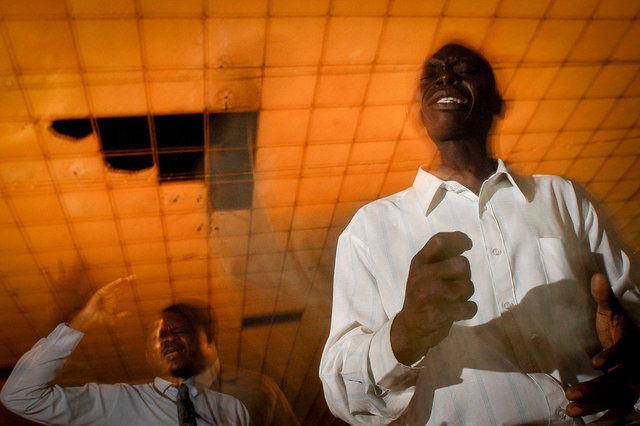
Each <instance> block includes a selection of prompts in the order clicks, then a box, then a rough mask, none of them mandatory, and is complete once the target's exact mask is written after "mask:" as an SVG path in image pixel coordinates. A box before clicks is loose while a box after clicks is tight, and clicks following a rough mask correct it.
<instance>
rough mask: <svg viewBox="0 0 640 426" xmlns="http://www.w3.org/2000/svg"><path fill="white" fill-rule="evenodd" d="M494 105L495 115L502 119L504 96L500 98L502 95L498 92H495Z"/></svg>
mask: <svg viewBox="0 0 640 426" xmlns="http://www.w3.org/2000/svg"><path fill="white" fill-rule="evenodd" d="M492 104H493V105H492V110H493V115H495V116H498V117H501V116H502V112H503V111H502V108H503V106H504V104H503V102H502V96H500V93H498V92H497V91H494V96H493V102H492Z"/></svg>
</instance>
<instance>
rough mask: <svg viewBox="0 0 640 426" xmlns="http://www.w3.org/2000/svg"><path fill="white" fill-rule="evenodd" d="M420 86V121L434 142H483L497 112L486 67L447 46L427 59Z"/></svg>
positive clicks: (497, 102) (459, 49)
mask: <svg viewBox="0 0 640 426" xmlns="http://www.w3.org/2000/svg"><path fill="white" fill-rule="evenodd" d="M420 87H421V92H422V121H423V123H424V124H425V126H426V128H427V131H428V132H429V135H430V136H431V138H432V139H433V140H434V141H436V142H439V141H447V140H460V139H465V138H482V139H484V138H485V137H486V135H487V132H488V131H489V129H490V127H491V123H492V121H493V116H494V115H495V114H497V113H499V112H500V108H501V101H500V97H499V96H498V94H497V93H496V91H495V84H494V83H493V79H492V77H491V71H490V70H489V69H488V65H486V63H485V62H484V61H483V60H482V59H481V58H480V57H479V56H478V55H476V54H475V53H474V52H472V51H471V50H469V49H467V48H465V47H462V46H459V45H455V44H449V45H446V46H444V47H443V48H441V49H440V50H438V51H437V52H436V53H435V54H434V55H433V56H432V57H431V59H429V61H428V62H427V66H426V68H425V72H424V74H423V77H422V79H421V81H420Z"/></svg>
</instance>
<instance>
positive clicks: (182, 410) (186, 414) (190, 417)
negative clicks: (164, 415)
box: [176, 383, 196, 426]
mask: <svg viewBox="0 0 640 426" xmlns="http://www.w3.org/2000/svg"><path fill="white" fill-rule="evenodd" d="M176 405H177V406H178V424H179V425H180V426H196V410H195V408H193V402H191V398H189V388H188V387H187V385H185V384H184V383H183V384H181V385H180V386H178V398H177V399H176Z"/></svg>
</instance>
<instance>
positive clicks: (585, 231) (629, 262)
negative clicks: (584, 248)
mask: <svg viewBox="0 0 640 426" xmlns="http://www.w3.org/2000/svg"><path fill="white" fill-rule="evenodd" d="M574 186H575V190H576V193H577V196H578V202H579V204H580V211H581V212H582V221H581V224H582V229H581V230H580V231H579V232H581V234H582V235H581V237H582V240H583V242H584V243H586V244H588V250H589V252H590V253H591V256H592V259H591V260H592V262H591V263H592V264H593V265H594V266H593V268H594V272H602V273H605V274H606V275H607V277H608V278H609V283H610V284H611V287H612V289H613V292H614V293H615V295H616V297H617V298H618V300H619V301H620V304H621V305H622V306H623V308H624V309H625V312H626V313H627V314H628V315H629V316H630V317H631V319H632V321H633V322H634V324H635V325H636V327H640V259H638V255H637V253H636V252H635V250H633V249H632V248H631V247H630V246H629V245H628V244H627V243H626V241H625V239H624V238H623V237H622V236H621V235H620V234H618V232H617V230H616V229H615V227H614V226H613V224H612V223H611V221H609V219H608V218H607V215H606V213H605V212H604V211H603V209H602V207H601V206H600V205H599V204H598V202H597V201H596V200H595V199H594V198H593V197H592V196H591V195H590V194H588V193H587V192H586V191H585V190H584V189H583V188H582V187H580V186H577V185H575V184H574Z"/></svg>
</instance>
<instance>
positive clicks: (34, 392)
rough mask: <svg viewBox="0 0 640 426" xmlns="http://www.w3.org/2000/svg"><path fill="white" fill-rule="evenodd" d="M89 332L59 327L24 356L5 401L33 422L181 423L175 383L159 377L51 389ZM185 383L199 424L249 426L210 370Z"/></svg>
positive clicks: (4, 391)
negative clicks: (136, 382) (215, 386)
mask: <svg viewBox="0 0 640 426" xmlns="http://www.w3.org/2000/svg"><path fill="white" fill-rule="evenodd" d="M83 336H84V334H83V333H82V332H80V331H78V330H75V329H73V328H71V327H68V326H67V325H65V324H60V325H58V327H56V329H55V330H53V332H51V334H49V336H47V337H46V338H44V339H40V340H39V341H38V343H36V344H35V346H34V347H33V348H31V350H30V351H29V352H27V353H25V354H24V355H23V356H22V357H21V358H20V360H19V361H18V363H17V364H16V366H15V367H14V369H13V372H12V373H11V375H10V376H9V378H8V379H7V381H6V383H5V385H4V387H3V388H2V392H1V393H0V398H1V399H2V402H3V403H4V404H5V405H6V406H7V408H9V409H10V410H11V411H14V412H15V413H17V414H19V415H21V416H24V417H27V418H29V419H31V420H35V421H39V422H44V423H46V424H59V425H158V426H159V425H171V426H176V425H177V424H178V411H177V407H176V396H177V394H178V388H177V387H176V385H175V384H173V383H171V382H169V381H167V380H164V379H161V378H159V377H156V379H155V380H154V382H153V383H145V384H141V385H129V384H126V383H118V384H113V385H103V384H100V385H99V384H96V383H88V384H86V385H84V386H80V387H61V386H59V385H51V383H52V382H53V381H54V380H55V379H56V377H57V376H58V374H59V373H60V370H61V369H62V366H63V365H64V362H65V359H66V358H67V357H68V356H69V355H70V354H71V352H73V350H74V349H75V347H76V346H77V345H78V343H79V342H80V340H81V339H82V337H83ZM204 373H205V374H201V375H199V376H196V377H195V378H194V377H191V378H189V379H187V380H185V381H184V383H185V384H186V385H187V386H188V387H189V395H190V398H191V400H192V401H193V405H194V407H195V411H196V421H197V423H198V425H219V426H221V425H225V426H226V425H248V424H249V415H248V413H247V409H246V408H245V407H244V405H242V403H241V402H240V401H238V400H237V399H235V398H234V397H232V396H229V395H225V394H221V393H218V392H215V391H213V390H211V389H208V387H209V386H210V385H211V377H212V376H211V375H210V374H207V370H205V372H204Z"/></svg>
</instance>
